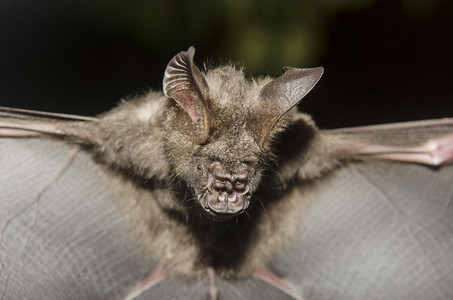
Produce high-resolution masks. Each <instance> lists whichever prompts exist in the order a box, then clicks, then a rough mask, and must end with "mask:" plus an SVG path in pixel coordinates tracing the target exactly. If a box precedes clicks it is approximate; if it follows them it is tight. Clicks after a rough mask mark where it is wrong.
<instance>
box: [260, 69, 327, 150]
mask: <svg viewBox="0 0 453 300" xmlns="http://www.w3.org/2000/svg"><path fill="white" fill-rule="evenodd" d="M283 71H284V74H283V75H282V76H280V77H279V78H277V79H275V80H273V81H271V82H269V83H268V84H266V85H265V86H264V87H263V88H262V89H261V91H260V96H259V97H260V102H261V103H263V102H264V103H266V104H267V105H266V106H268V107H269V109H270V110H271V112H270V113H269V115H270V118H269V119H268V120H267V121H268V125H266V126H265V129H264V130H265V132H264V134H263V139H262V141H261V143H263V142H264V141H265V140H266V139H267V137H268V135H269V133H270V132H271V130H272V128H273V127H274V125H275V123H276V122H277V121H278V120H279V119H280V118H281V117H282V116H283V115H284V114H285V113H287V112H288V111H289V110H290V109H291V108H293V107H294V106H295V105H297V103H299V102H300V100H302V98H304V97H305V96H306V95H307V94H308V93H309V92H310V91H311V90H312V89H313V87H314V86H315V85H316V83H317V82H318V80H319V79H320V78H321V76H322V74H323V72H324V68H323V67H318V68H310V69H299V68H291V67H285V68H283Z"/></svg>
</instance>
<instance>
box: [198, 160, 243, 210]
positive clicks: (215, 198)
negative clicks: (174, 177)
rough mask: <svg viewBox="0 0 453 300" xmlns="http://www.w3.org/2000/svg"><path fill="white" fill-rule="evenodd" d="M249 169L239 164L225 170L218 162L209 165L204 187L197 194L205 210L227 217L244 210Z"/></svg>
mask: <svg viewBox="0 0 453 300" xmlns="http://www.w3.org/2000/svg"><path fill="white" fill-rule="evenodd" d="M248 183H249V170H248V167H247V166H246V165H242V164H241V165H239V166H236V167H235V168H234V171H231V170H227V169H226V168H225V166H224V165H223V164H221V163H220V162H214V163H212V164H211V165H210V166H209V172H208V175H207V181H206V185H205V187H204V188H203V189H202V191H201V193H200V194H199V196H198V201H199V203H200V205H201V206H202V207H203V208H204V210H205V211H206V212H208V213H209V214H211V215H214V216H216V217H221V218H227V217H231V216H235V215H238V214H240V213H242V212H244V211H245V210H246V209H247V207H248V206H249V204H250V198H251V193H250V188H249V184H248Z"/></svg>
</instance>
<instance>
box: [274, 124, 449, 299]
mask: <svg viewBox="0 0 453 300" xmlns="http://www.w3.org/2000/svg"><path fill="white" fill-rule="evenodd" d="M327 133H328V134H332V136H335V138H338V137H340V138H344V139H345V141H347V143H345V144H348V146H347V147H345V148H344V149H349V150H351V149H352V150H353V151H350V152H348V155H350V156H353V157H359V158H361V159H360V160H359V161H355V162H349V163H345V164H343V165H342V167H339V168H337V169H335V170H334V171H333V172H330V173H329V174H328V175H326V176H324V177H322V178H321V179H319V180H317V181H316V182H314V183H313V184H311V185H307V184H305V185H303V186H301V189H303V191H304V195H305V196H306V197H308V198H310V199H312V200H313V202H312V205H311V207H310V210H309V213H308V214H307V216H306V218H304V220H303V221H302V223H301V224H300V229H299V232H298V234H297V236H296V240H295V241H294V243H293V244H291V246H289V247H288V248H287V249H286V250H284V251H283V252H281V253H280V254H279V256H278V258H277V259H275V260H274V261H273V262H272V264H271V266H270V269H271V270H273V271H274V272H275V273H276V274H277V275H279V276H281V278H283V279H285V280H286V281H287V282H289V283H290V284H292V285H293V287H294V288H295V289H296V290H298V291H299V292H300V293H301V294H303V295H304V296H305V297H306V299H323V300H326V299H336V300H341V299H348V300H351V299H453V287H452V285H451V278H452V274H453V256H452V255H451V253H453V206H452V201H453V166H452V165H448V164H445V163H444V165H442V166H436V167H433V166H427V165H423V164H420V162H419V161H416V160H415V161H413V160H406V159H402V160H401V161H404V162H401V161H398V159H395V157H396V156H391V157H390V158H389V157H388V156H381V155H382V153H383V152H380V151H377V152H375V153H371V154H370V153H367V154H365V153H364V152H361V153H360V151H361V150H360V149H363V148H360V147H363V145H368V146H369V147H372V148H374V149H378V150H380V147H386V149H385V151H387V152H385V154H394V153H400V154H401V153H403V154H404V155H406V154H407V153H409V154H411V150H413V149H416V150H417V149H418V148H420V147H421V148H426V147H424V146H423V145H426V144H428V143H430V142H432V141H434V142H436V141H439V140H442V139H443V138H444V137H447V140H451V134H452V133H453V126H452V120H451V119H447V120H440V121H423V122H412V123H403V124H391V125H382V126H373V127H364V128H352V129H341V130H336V131H329V132H327ZM358 144H360V147H356V148H355V146H356V145H358ZM451 144H452V142H449V143H447V144H446V145H445V147H446V148H447V149H448V148H449V147H450V148H451ZM357 149H359V150H360V151H356V150H357ZM389 150H390V151H389ZM408 150H409V151H408ZM423 151H424V150H423ZM344 153H345V152H343V153H342V155H344ZM428 153H429V151H428ZM355 155H358V156H355ZM362 155H367V156H366V157H365V158H364V159H362V158H363V156H362ZM404 155H403V158H404ZM342 157H343V158H346V159H348V158H349V157H347V156H342ZM367 158H372V159H367ZM380 159H382V160H380ZM408 161H409V162H415V163H407V162H408ZM446 161H448V159H447V160H446Z"/></svg>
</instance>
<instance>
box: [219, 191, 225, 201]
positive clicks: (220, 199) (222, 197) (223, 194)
mask: <svg viewBox="0 0 453 300" xmlns="http://www.w3.org/2000/svg"><path fill="white" fill-rule="evenodd" d="M218 199H219V201H221V202H223V201H225V199H226V196H225V193H221V194H219V198H218Z"/></svg>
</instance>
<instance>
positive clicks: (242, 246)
mask: <svg viewBox="0 0 453 300" xmlns="http://www.w3.org/2000/svg"><path fill="white" fill-rule="evenodd" d="M177 57H178V59H182V60H183V62H185V63H186V65H184V67H185V68H181V70H178V69H177V70H176V71H174V70H172V71H171V72H173V73H171V74H170V75H168V76H167V75H166V78H167V79H165V80H167V81H168V82H169V84H168V86H167V87H166V86H165V83H164V91H165V92H166V93H168V94H169V95H170V96H171V97H175V98H174V99H169V98H167V97H165V96H164V95H163V94H162V93H161V92H150V93H149V94H148V95H146V96H144V97H141V98H138V99H133V100H130V101H123V102H122V103H121V104H120V105H119V106H118V107H117V108H115V109H113V110H112V111H110V112H108V113H106V114H104V115H102V116H100V117H99V119H97V120H94V121H88V122H73V123H70V124H71V125H65V127H64V128H65V130H66V132H67V133H68V135H69V136H70V137H68V138H69V139H70V140H76V141H77V142H79V143H82V144H83V145H84V146H85V147H87V148H88V149H89V150H90V151H92V152H93V153H94V154H95V156H96V158H97V159H98V160H99V161H101V162H103V163H104V164H106V165H107V166H110V167H111V168H112V169H113V170H112V172H114V173H115V174H117V173H118V171H119V172H120V174H123V175H121V177H122V178H123V179H121V180H122V183H119V184H118V185H117V189H118V193H121V194H122V195H123V197H122V198H123V199H124V203H122V205H123V206H124V208H125V209H126V210H127V212H128V214H129V215H130V216H131V224H132V227H133V231H134V232H135V234H136V236H137V238H138V240H139V241H140V243H141V245H143V246H144V248H145V249H147V251H148V252H149V253H150V254H151V255H152V256H153V257H154V258H155V259H158V260H160V261H161V263H162V265H163V266H164V267H165V268H166V269H167V270H168V272H173V273H175V274H181V275H185V276H189V275H191V276H197V275H200V274H204V272H205V270H206V268H208V267H213V268H214V269H215V270H216V271H217V273H219V274H220V275H222V276H224V277H232V276H242V275H245V274H249V273H250V272H252V271H253V270H255V269H256V268H258V267H260V266H262V265H263V264H264V263H265V262H266V260H267V259H268V258H269V257H270V256H271V255H272V254H274V253H275V252H276V251H278V250H279V249H281V247H283V246H284V245H285V244H286V243H287V242H288V241H290V240H291V238H292V236H293V234H294V232H295V230H296V229H297V225H296V224H300V219H301V217H302V216H303V212H304V211H305V209H306V208H307V205H308V204H309V202H310V201H311V199H308V198H307V197H306V196H304V191H303V189H301V188H300V187H296V185H295V183H296V182H300V181H301V180H303V181H304V182H305V184H307V185H310V184H312V183H311V179H314V178H316V177H318V176H320V175H321V174H323V173H324V172H327V171H328V170H330V169H332V168H334V167H335V166H336V165H337V164H338V161H336V160H334V159H332V158H331V157H330V156H329V152H328V151H327V149H335V148H336V146H335V143H336V141H335V139H332V138H329V139H326V138H325V137H324V135H323V134H322V133H320V132H319V131H318V129H317V128H316V126H315V125H314V123H313V122H312V120H311V118H310V117H309V116H307V115H305V114H300V113H298V112H297V111H296V109H292V107H293V106H294V105H295V104H296V103H297V102H298V101H299V100H300V99H299V98H298V97H299V96H298V94H297V93H296V96H294V95H292V93H291V95H290V96H289V98H285V99H284V101H283V100H281V99H280V100H278V99H275V101H274V100H273V99H268V98H269V95H273V94H274V93H273V92H274V91H273V89H277V90H276V91H275V97H280V98H281V96H282V95H283V96H285V92H286V90H287V89H288V87H287V86H281V85H282V84H290V85H291V84H293V83H292V81H293V80H295V79H297V80H298V76H306V75H298V74H299V73H300V74H302V71H299V69H292V70H291V71H290V72H291V74H289V75H286V77H285V75H283V76H282V77H281V78H280V79H278V80H277V81H275V82H274V80H273V79H271V78H267V77H266V78H259V79H252V80H247V79H246V78H245V76H244V72H243V71H242V70H240V69H236V68H235V67H233V66H232V65H226V66H222V67H218V68H215V69H212V70H208V71H207V72H206V73H204V74H202V73H200V72H199V70H198V69H196V67H195V66H193V62H192V57H193V50H192V52H190V51H189V52H183V53H180V54H178V56H177ZM174 59H175V58H174ZM171 63H172V62H170V64H171ZM170 64H169V65H170ZM175 66H178V65H177V64H175ZM300 70H302V69H300ZM178 72H179V73H178ZM298 72H299V73H298ZM304 72H305V71H304ZM192 76H195V77H194V78H195V79H196V80H195V79H193V80H191V79H190V78H192ZM319 76H320V75H319ZM315 79H316V80H317V78H315ZM165 80H164V82H165ZM181 81H182V84H180V82H181ZM271 82H272V83H273V85H272V86H271V88H269V85H268V88H267V90H266V93H265V94H263V92H262V91H263V87H264V86H266V85H267V84H269V83H271ZM315 82H316V81H315ZM274 83H275V84H274ZM294 84H295V83H294ZM297 84H298V83H297ZM313 85H314V84H313ZM311 87H312V86H309V87H307V89H308V90H309V89H311ZM295 88H297V86H295ZM305 94H306V92H304V93H303V94H301V95H302V96H300V97H303V95H305ZM173 95H174V96H173ZM173 100H175V101H173ZM277 100H278V101H277ZM198 120H200V121H199V123H197V122H198ZM200 131H203V133H202V134H201V135H200ZM200 137H201V138H200ZM326 143H328V145H327V144H326ZM329 151H330V150H329ZM212 161H215V162H217V163H219V164H221V165H222V168H223V169H224V170H226V172H230V173H231V174H235V172H236V171H237V168H238V166H239V165H241V166H242V168H244V165H246V167H245V168H246V171H247V172H248V173H247V174H249V176H248V180H247V187H248V188H249V190H250V194H251V199H250V206H249V207H248V208H247V210H246V212H244V213H242V214H240V215H235V216H232V217H231V218H229V219H227V220H222V221H219V220H218V219H217V218H216V217H215V216H212V215H209V214H207V213H206V212H205V211H204V209H203V208H202V207H201V205H200V204H199V203H198V200H199V199H200V194H201V193H202V190H203V187H204V186H205V185H206V179H205V177H206V176H205V175H200V174H202V173H203V172H204V173H203V174H205V173H206V172H208V173H209V172H210V171H206V170H204V169H203V168H205V167H204V166H208V165H209V164H210V163H211V162H212ZM199 164H201V165H203V167H202V168H201V169H203V170H202V171H200V169H198V170H197V168H198V167H199V166H198V165H199ZM200 172H202V173H200ZM302 187H303V186H302Z"/></svg>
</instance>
